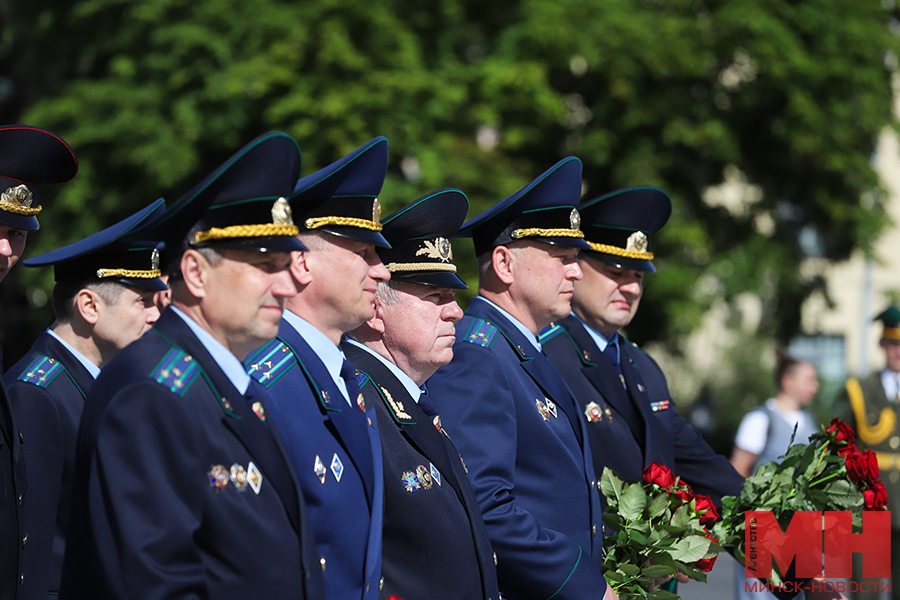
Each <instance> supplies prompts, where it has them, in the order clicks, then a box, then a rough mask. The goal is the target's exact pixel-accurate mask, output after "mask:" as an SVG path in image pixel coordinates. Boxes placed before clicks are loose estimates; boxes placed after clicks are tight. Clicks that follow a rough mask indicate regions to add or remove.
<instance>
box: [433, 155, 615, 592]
mask: <svg viewBox="0 0 900 600" xmlns="http://www.w3.org/2000/svg"><path fill="white" fill-rule="evenodd" d="M580 195H581V161H579V160H578V159H577V158H572V157H570V158H566V159H564V160H562V161H560V162H558V163H557V164H555V165H554V166H553V167H551V168H550V169H549V170H547V171H546V172H545V173H543V174H542V175H541V176H540V177H538V178H537V179H535V180H534V181H532V182H531V183H529V184H528V185H527V186H525V187H524V188H522V189H521V190H519V191H518V192H516V193H515V194H513V195H512V196H510V197H508V198H506V199H505V200H503V201H501V202H499V203H498V204H496V205H495V206H493V207H492V208H490V209H489V210H487V211H486V212H484V213H482V214H481V215H480V216H478V217H476V218H474V219H472V220H470V221H469V222H468V223H466V224H464V225H463V227H462V229H461V230H460V235H463V236H472V239H473V241H474V244H475V253H476V255H477V256H478V269H479V282H478V296H477V297H475V298H474V299H473V300H472V303H471V304H470V306H469V309H468V310H467V311H466V315H465V317H463V319H462V320H461V321H460V322H459V324H458V325H457V329H458V331H459V332H460V336H459V337H458V339H457V341H456V344H455V345H454V347H453V353H454V354H453V360H452V361H451V362H450V364H449V365H447V366H445V367H442V368H441V369H440V370H438V372H437V373H436V374H435V375H434V376H433V377H432V378H431V379H430V380H429V382H428V389H429V393H433V394H434V395H435V397H436V398H438V399H439V403H438V407H437V408H438V410H439V412H440V414H441V417H442V419H443V422H444V426H445V427H446V429H447V430H448V431H449V432H451V435H452V436H453V442H454V443H455V444H456V447H457V448H458V449H459V452H460V454H461V455H462V457H463V459H464V460H465V462H466V465H467V466H468V474H469V479H470V481H471V483H472V487H473V488H474V490H475V495H476V497H477V498H478V504H479V505H480V507H481V511H482V515H483V516H484V521H485V523H486V525H487V529H488V534H489V535H490V538H491V543H492V544H493V548H494V551H495V552H496V553H497V560H498V563H497V576H498V579H499V582H500V591H501V592H502V593H503V596H504V597H505V598H512V599H519V598H535V599H540V600H544V599H545V598H551V597H552V598H557V599H559V600H564V599H569V598H572V599H574V598H577V599H579V600H585V599H588V598H597V599H599V598H604V597H606V598H611V597H615V593H614V592H613V591H612V588H609V587H608V586H607V585H606V581H605V580H604V579H603V575H602V573H601V570H600V564H601V559H602V540H603V537H602V535H600V534H601V531H602V524H601V510H600V493H599V490H598V487H597V483H596V477H595V476H594V467H593V464H592V460H591V452H590V447H589V446H588V444H587V441H586V439H585V431H584V423H583V421H582V420H581V418H580V414H581V411H580V408H579V407H578V405H577V402H576V400H575V398H574V397H573V396H572V393H571V392H570V391H569V388H568V387H567V386H566V383H565V381H564V380H563V378H562V377H560V375H559V373H557V372H556V369H554V368H553V365H552V364H550V362H549V361H548V360H547V358H546V357H545V356H544V355H543V354H541V350H540V343H539V342H538V338H537V334H538V332H539V331H540V330H541V329H542V328H543V327H545V326H546V325H548V324H549V323H550V322H551V321H552V320H554V319H559V318H562V317H564V316H565V315H567V314H568V313H569V310H570V300H571V298H572V293H573V289H574V286H573V284H574V281H576V280H578V279H580V278H581V269H580V267H579V266H578V263H577V261H576V258H575V257H576V254H577V252H578V250H579V248H586V247H587V244H585V243H584V240H583V239H582V238H583V233H582V232H581V229H580V228H579V223H580V219H579V216H578V211H577V210H576V209H575V205H576V204H577V203H578V199H579V197H580Z"/></svg>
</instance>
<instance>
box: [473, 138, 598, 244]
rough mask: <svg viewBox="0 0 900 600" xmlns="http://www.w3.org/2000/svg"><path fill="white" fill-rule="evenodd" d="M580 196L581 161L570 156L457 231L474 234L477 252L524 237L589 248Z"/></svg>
mask: <svg viewBox="0 0 900 600" xmlns="http://www.w3.org/2000/svg"><path fill="white" fill-rule="evenodd" d="M580 198H581V161H580V160H578V159H577V158H575V157H574V156H570V157H568V158H564V159H563V160H561V161H559V162H558V163H556V164H555V165H553V166H552V167H550V168H549V169H547V170H546V171H544V172H543V173H542V174H541V175H540V176H539V177H537V178H536V179H534V180H533V181H532V182H531V183H529V184H528V185H526V186H525V187H523V188H522V189H521V190H519V191H518V192H516V193H515V194H513V195H512V196H510V197H509V198H506V199H505V200H501V201H500V202H498V203H497V204H495V205H494V206H492V207H491V208H489V209H488V210H486V211H484V212H483V213H481V214H480V215H478V216H477V217H475V218H474V219H470V220H469V221H468V222H467V223H464V224H463V226H462V228H461V229H460V230H459V233H458V234H457V235H458V236H459V237H471V238H472V241H473V242H474V243H475V255H476V256H481V255H482V254H483V253H485V252H488V251H490V250H492V249H494V248H496V247H497V246H503V245H505V244H509V243H512V242H515V241H518V240H524V239H529V240H535V241H538V242H544V243H547V244H556V245H559V246H570V247H573V248H587V247H588V245H587V244H586V243H584V240H583V239H582V238H583V237H584V234H583V233H582V232H581V229H579V227H580V223H581V220H580V218H579V216H578V210H577V209H576V208H575V206H576V205H577V204H578V200H579V199H580Z"/></svg>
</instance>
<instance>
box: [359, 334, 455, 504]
mask: <svg viewBox="0 0 900 600" xmlns="http://www.w3.org/2000/svg"><path fill="white" fill-rule="evenodd" d="M342 347H343V349H344V353H345V354H346V355H347V358H349V359H350V361H351V362H352V363H353V364H354V365H356V368H357V369H359V370H360V371H362V372H364V373H365V374H366V375H368V376H369V378H370V379H371V380H372V384H374V385H377V386H379V387H383V388H385V389H387V391H388V393H390V394H391V397H392V398H393V399H394V400H395V401H398V402H401V403H402V404H403V408H404V411H405V412H406V413H407V414H409V416H410V422H409V423H403V424H401V423H396V422H395V423H394V424H393V425H394V426H396V427H399V428H400V432H401V433H402V434H403V436H404V438H405V439H406V440H407V441H408V442H409V443H410V445H411V446H413V447H414V448H415V449H416V450H418V451H419V452H421V453H422V454H423V455H424V456H426V457H427V458H428V460H430V461H431V462H432V463H434V465H435V466H436V467H437V468H438V470H439V471H440V472H441V474H442V475H443V476H444V481H447V482H449V483H450V485H451V486H452V487H453V489H454V490H455V491H456V493H457V495H459V494H460V489H459V482H458V481H456V476H455V475H454V473H453V471H452V466H451V463H450V455H449V454H448V452H447V448H446V446H445V445H444V442H443V440H442V439H441V438H442V437H443V434H442V433H439V432H438V430H437V429H436V428H435V426H434V424H433V423H432V420H431V417H429V416H428V415H426V414H425V412H424V411H423V410H422V409H421V408H419V405H418V404H417V403H416V401H415V400H414V399H413V398H412V397H410V395H409V392H407V391H406V388H405V387H404V386H403V384H402V383H401V382H400V380H399V379H397V377H395V376H394V374H393V373H391V371H390V369H388V368H387V367H385V366H384V365H383V364H381V361H379V360H378V359H377V358H376V357H374V356H372V355H371V354H369V353H368V352H367V351H366V350H363V349H362V348H359V347H357V346H354V345H353V344H348V343H345V344H343V346H342ZM379 397H382V398H383V392H381V390H379ZM382 401H383V402H384V403H385V405H386V406H387V408H388V411H389V412H392V408H391V406H390V404H389V403H388V402H387V400H386V399H384V400H382ZM381 426H382V427H390V426H391V425H389V424H387V423H382V424H381ZM429 428H431V431H429ZM432 432H433V433H436V434H437V435H432Z"/></svg>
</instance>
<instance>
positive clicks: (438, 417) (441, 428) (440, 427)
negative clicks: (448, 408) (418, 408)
mask: <svg viewBox="0 0 900 600" xmlns="http://www.w3.org/2000/svg"><path fill="white" fill-rule="evenodd" d="M431 422H432V423H433V424H434V428H435V429H437V430H438V431H444V426H443V425H441V415H434V418H433V419H432V420H431Z"/></svg>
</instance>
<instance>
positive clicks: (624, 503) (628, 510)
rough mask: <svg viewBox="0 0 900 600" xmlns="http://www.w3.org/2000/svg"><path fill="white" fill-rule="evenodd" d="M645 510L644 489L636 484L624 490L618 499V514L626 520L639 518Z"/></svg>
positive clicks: (645, 494)
mask: <svg viewBox="0 0 900 600" xmlns="http://www.w3.org/2000/svg"><path fill="white" fill-rule="evenodd" d="M604 472H606V470H604ZM645 508H647V493H646V492H645V491H644V488H643V487H642V486H640V485H639V484H636V483H634V484H631V485H629V486H628V487H627V488H625V491H624V492H622V496H621V497H620V498H619V513H620V514H621V515H622V516H623V517H625V519H626V520H634V519H637V518H638V517H640V516H641V513H642V512H644V509H645Z"/></svg>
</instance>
